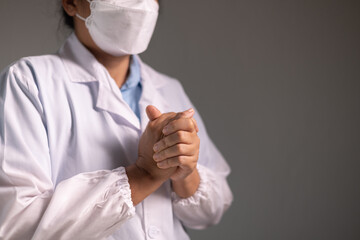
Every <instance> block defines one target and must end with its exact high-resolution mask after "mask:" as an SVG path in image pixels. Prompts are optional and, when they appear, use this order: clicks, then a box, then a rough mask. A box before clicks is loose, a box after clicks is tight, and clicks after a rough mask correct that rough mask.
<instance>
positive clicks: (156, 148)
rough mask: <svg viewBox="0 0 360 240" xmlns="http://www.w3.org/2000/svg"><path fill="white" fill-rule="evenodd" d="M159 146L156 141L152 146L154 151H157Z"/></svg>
mask: <svg viewBox="0 0 360 240" xmlns="http://www.w3.org/2000/svg"><path fill="white" fill-rule="evenodd" d="M159 148H160V145H159V144H158V143H156V144H155V145H154V147H153V150H154V152H157V151H158V150H159Z"/></svg>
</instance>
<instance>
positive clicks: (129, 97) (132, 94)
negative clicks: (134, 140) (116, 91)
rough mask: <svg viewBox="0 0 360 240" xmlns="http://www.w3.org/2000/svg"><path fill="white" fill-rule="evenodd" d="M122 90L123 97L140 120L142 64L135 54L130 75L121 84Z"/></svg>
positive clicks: (131, 62)
mask: <svg viewBox="0 0 360 240" xmlns="http://www.w3.org/2000/svg"><path fill="white" fill-rule="evenodd" d="M120 90H121V94H122V97H123V99H124V100H125V102H127V104H128V105H129V106H130V108H131V109H132V110H133V112H134V113H135V114H136V116H137V117H138V119H139V120H140V109H139V100H140V97H141V92H142V85H141V71H140V64H139V63H138V61H137V60H136V58H134V57H133V56H131V59H130V72H129V76H128V77H127V79H126V81H125V83H124V84H123V85H122V86H121V88H120Z"/></svg>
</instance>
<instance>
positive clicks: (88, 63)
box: [59, 33, 140, 129]
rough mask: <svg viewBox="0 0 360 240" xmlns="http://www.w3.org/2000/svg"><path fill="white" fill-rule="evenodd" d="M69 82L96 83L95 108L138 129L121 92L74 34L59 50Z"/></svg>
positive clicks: (135, 117) (136, 119) (137, 122)
mask: <svg viewBox="0 0 360 240" xmlns="http://www.w3.org/2000/svg"><path fill="white" fill-rule="evenodd" d="M59 55H60V56H61V58H62V60H63V63H64V65H65V68H66V69H67V72H68V73H69V78H70V81H71V82H74V83H78V84H87V83H93V82H97V83H98V84H97V87H98V95H97V96H94V98H95V101H96V108H97V109H100V110H104V111H107V112H110V113H112V114H116V115H118V116H119V117H120V118H121V119H122V120H124V123H125V124H127V125H129V126H131V127H134V128H136V129H140V122H139V119H138V118H137V116H136V115H135V114H134V113H133V111H132V110H131V108H130V107H129V106H128V105H127V104H126V102H125V101H124V100H123V99H122V96H121V91H120V89H119V87H118V86H117V85H116V83H115V81H114V80H113V79H112V78H111V76H110V74H109V73H108V72H107V70H106V69H105V67H104V66H103V65H102V64H100V63H99V62H98V61H97V60H96V58H95V57H94V56H93V55H92V54H91V53H90V52H89V51H88V50H87V49H86V48H85V47H84V46H83V45H82V44H81V43H80V41H79V40H78V39H77V37H76V35H75V34H74V33H72V34H71V36H70V37H69V38H68V40H67V41H66V43H65V44H64V46H63V47H62V48H61V49H60V50H59Z"/></svg>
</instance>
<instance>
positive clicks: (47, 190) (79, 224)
mask: <svg viewBox="0 0 360 240" xmlns="http://www.w3.org/2000/svg"><path fill="white" fill-rule="evenodd" d="M29 79H33V78H30V77H28V76H27V77H25V76H22V74H21V72H20V71H18V70H16V68H15V67H10V68H9V69H8V70H7V71H4V72H3V73H2V74H1V75H0V206H1V207H0V239H102V238H104V237H106V236H108V235H111V234H112V233H113V232H114V231H116V230H117V229H118V228H119V226H120V225H121V224H122V223H123V222H124V221H126V220H127V219H128V218H130V217H131V216H133V215H134V214H135V208H134V207H133V204H132V201H131V192H130V186H129V183H128V179H127V175H126V172H125V169H124V168H123V167H119V168H117V169H114V170H103V171H96V172H88V173H82V174H79V175H76V176H74V177H71V178H69V179H67V180H64V181H62V182H60V183H59V184H58V185H57V186H56V187H55V186H54V184H53V182H52V180H51V161H50V153H49V148H48V140H47V132H46V121H45V116H44V111H43V108H42V104H41V101H40V97H39V96H40V94H39V92H38V89H37V85H36V81H34V80H29Z"/></svg>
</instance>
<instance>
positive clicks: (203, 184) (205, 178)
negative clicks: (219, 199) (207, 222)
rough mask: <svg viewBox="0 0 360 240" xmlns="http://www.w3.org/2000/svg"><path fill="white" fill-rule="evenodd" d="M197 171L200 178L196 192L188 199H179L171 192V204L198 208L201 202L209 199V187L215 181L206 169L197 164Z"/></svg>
mask: <svg viewBox="0 0 360 240" xmlns="http://www.w3.org/2000/svg"><path fill="white" fill-rule="evenodd" d="M197 170H198V172H199V176H200V183H199V187H198V189H197V190H196V192H195V193H194V194H193V195H192V196H190V197H188V198H181V197H179V196H178V195H177V194H176V193H175V192H172V193H171V197H172V201H173V204H175V205H180V206H199V205H200V203H201V201H202V200H208V199H209V194H208V192H209V189H210V188H211V185H213V184H215V179H214V178H213V176H212V174H211V173H210V172H209V170H208V169H207V168H206V167H204V166H202V165H199V164H198V165H197Z"/></svg>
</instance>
